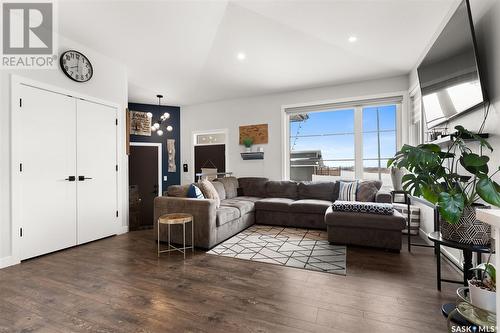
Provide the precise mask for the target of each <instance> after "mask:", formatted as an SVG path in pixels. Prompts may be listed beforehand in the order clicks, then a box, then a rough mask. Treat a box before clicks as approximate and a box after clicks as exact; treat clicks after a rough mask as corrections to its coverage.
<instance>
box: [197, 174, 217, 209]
mask: <svg viewBox="0 0 500 333" xmlns="http://www.w3.org/2000/svg"><path fill="white" fill-rule="evenodd" d="M198 186H200V190H201V192H202V193H203V195H204V196H205V198H206V199H213V200H215V207H217V208H219V207H220V197H219V194H218V193H217V190H216V189H215V187H214V185H213V184H212V183H211V182H210V181H208V180H207V179H203V180H201V181H200V182H199V183H198Z"/></svg>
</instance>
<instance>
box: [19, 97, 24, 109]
mask: <svg viewBox="0 0 500 333" xmlns="http://www.w3.org/2000/svg"><path fill="white" fill-rule="evenodd" d="M19 107H20V108H22V107H23V99H22V98H19Z"/></svg>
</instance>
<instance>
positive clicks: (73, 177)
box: [64, 176, 76, 182]
mask: <svg viewBox="0 0 500 333" xmlns="http://www.w3.org/2000/svg"><path fill="white" fill-rule="evenodd" d="M64 180H67V181H68V182H74V181H75V180H76V177H75V176H69V177H68V178H65V179H64Z"/></svg>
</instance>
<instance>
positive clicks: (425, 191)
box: [420, 185, 441, 204]
mask: <svg viewBox="0 0 500 333" xmlns="http://www.w3.org/2000/svg"><path fill="white" fill-rule="evenodd" d="M420 190H421V192H422V195H423V197H424V198H425V199H426V200H427V201H429V202H432V203H433V204H436V203H437V202H438V200H439V193H440V192H441V191H440V190H441V189H440V188H439V186H432V185H421V186H420ZM436 190H437V191H436Z"/></svg>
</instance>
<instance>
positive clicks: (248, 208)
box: [220, 198, 255, 216]
mask: <svg viewBox="0 0 500 333" xmlns="http://www.w3.org/2000/svg"><path fill="white" fill-rule="evenodd" d="M220 206H221V207H223V206H224V207H234V208H238V209H239V210H240V214H241V216H243V215H245V214H248V213H250V212H253V210H254V206H255V204H254V203H253V202H252V201H248V200H238V199H236V198H233V199H226V200H222V201H221V202H220Z"/></svg>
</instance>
